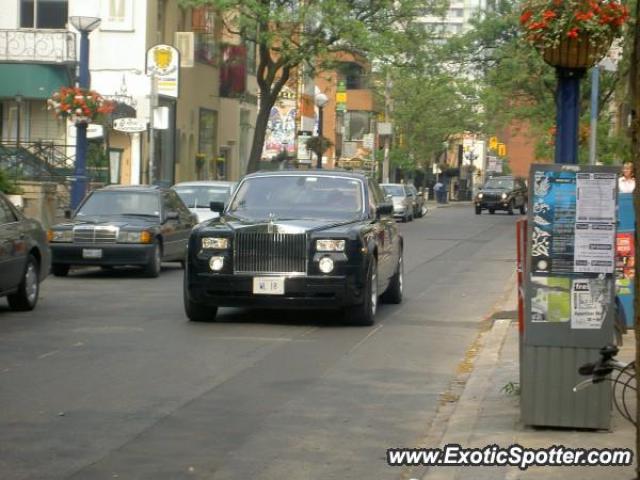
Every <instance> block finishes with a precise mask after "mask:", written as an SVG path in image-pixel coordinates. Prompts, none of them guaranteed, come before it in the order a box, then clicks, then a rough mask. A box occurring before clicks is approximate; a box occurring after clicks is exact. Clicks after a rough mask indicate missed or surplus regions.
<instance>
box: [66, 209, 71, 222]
mask: <svg viewBox="0 0 640 480" xmlns="http://www.w3.org/2000/svg"><path fill="white" fill-rule="evenodd" d="M64 218H65V219H67V220H70V219H71V210H70V209H68V208H66V209H65V210H64Z"/></svg>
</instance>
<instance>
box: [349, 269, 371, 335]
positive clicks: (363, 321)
mask: <svg viewBox="0 0 640 480" xmlns="http://www.w3.org/2000/svg"><path fill="white" fill-rule="evenodd" d="M377 310H378V264H377V262H376V259H375V258H372V259H371V261H370V262H369V268H368V270H367V284H366V286H365V294H364V302H362V303H361V304H360V305H356V306H355V307H351V308H349V309H347V311H346V317H347V318H346V320H347V322H348V323H351V324H352V325H359V326H370V325H373V324H374V323H375V318H376V311H377Z"/></svg>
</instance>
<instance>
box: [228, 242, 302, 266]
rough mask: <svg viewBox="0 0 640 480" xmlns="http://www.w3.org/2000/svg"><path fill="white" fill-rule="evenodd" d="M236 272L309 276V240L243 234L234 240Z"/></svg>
mask: <svg viewBox="0 0 640 480" xmlns="http://www.w3.org/2000/svg"><path fill="white" fill-rule="evenodd" d="M233 264H234V266H235V271H236V272H245V273H248V272H250V273H254V272H257V273H298V274H300V273H306V271H307V237H306V235H305V234H304V233H302V234H291V233H242V232H238V233H237V234H236V239H235V248H234V262H233Z"/></svg>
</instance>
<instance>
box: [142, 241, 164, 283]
mask: <svg viewBox="0 0 640 480" xmlns="http://www.w3.org/2000/svg"><path fill="white" fill-rule="evenodd" d="M161 269H162V247H161V246H160V243H159V242H158V241H156V242H155V243H154V245H153V253H152V254H151V258H150V259H149V262H148V263H147V265H146V266H145V267H144V273H145V274H146V275H147V277H149V278H156V277H158V276H159V275H160V270H161Z"/></svg>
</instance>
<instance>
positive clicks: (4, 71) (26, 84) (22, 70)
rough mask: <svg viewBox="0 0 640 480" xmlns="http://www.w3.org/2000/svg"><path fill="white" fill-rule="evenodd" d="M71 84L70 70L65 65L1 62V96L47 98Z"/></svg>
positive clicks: (33, 98)
mask: <svg viewBox="0 0 640 480" xmlns="http://www.w3.org/2000/svg"><path fill="white" fill-rule="evenodd" d="M71 84H72V83H71V77H70V72H69V70H68V69H67V67H66V66H63V65H38V64H33V63H25V64H22V63H2V64H0V98H15V97H16V95H22V97H23V98H24V99H32V100H45V99H47V98H49V97H51V94H52V93H53V92H55V91H56V90H59V89H60V87H68V86H71Z"/></svg>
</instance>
